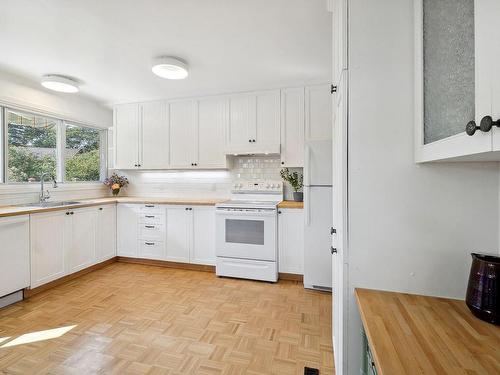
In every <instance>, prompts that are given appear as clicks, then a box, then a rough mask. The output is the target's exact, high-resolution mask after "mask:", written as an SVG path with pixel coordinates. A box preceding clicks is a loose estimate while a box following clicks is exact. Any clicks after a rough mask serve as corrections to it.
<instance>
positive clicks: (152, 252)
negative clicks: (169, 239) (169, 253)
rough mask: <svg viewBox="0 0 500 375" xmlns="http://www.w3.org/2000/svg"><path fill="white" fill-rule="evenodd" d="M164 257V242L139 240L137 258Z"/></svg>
mask: <svg viewBox="0 0 500 375" xmlns="http://www.w3.org/2000/svg"><path fill="white" fill-rule="evenodd" d="M164 257H165V242H161V241H147V240H143V241H139V258H146V259H163V258H164Z"/></svg>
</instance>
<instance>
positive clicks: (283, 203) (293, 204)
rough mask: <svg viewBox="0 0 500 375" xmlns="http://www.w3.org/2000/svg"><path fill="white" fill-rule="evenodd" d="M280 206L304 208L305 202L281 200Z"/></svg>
mask: <svg viewBox="0 0 500 375" xmlns="http://www.w3.org/2000/svg"><path fill="white" fill-rule="evenodd" d="M278 208H304V202H295V201H281V202H280V203H279V204H278Z"/></svg>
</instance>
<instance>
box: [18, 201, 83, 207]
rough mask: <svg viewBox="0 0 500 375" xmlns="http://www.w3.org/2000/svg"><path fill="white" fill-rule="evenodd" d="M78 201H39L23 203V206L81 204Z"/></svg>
mask: <svg viewBox="0 0 500 375" xmlns="http://www.w3.org/2000/svg"><path fill="white" fill-rule="evenodd" d="M79 203H81V202H78V201H59V202H39V203H27V204H21V205H20V206H22V207H64V206H72V205H75V204H79Z"/></svg>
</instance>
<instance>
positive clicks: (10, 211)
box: [0, 197, 224, 217]
mask: <svg viewBox="0 0 500 375" xmlns="http://www.w3.org/2000/svg"><path fill="white" fill-rule="evenodd" d="M68 200H69V201H71V200H72V199H68ZM75 201H78V204H74V205H66V206H56V207H36V206H35V207H32V206H31V207H30V206H15V205H14V206H0V217H7V216H18V215H29V214H35V213H42V212H51V211H61V210H69V209H76V208H83V207H92V206H100V205H103V204H114V203H138V204H147V203H149V204H175V205H183V206H188V205H193V206H214V205H215V204H217V203H220V202H223V201H224V199H222V200H221V199H219V200H215V199H185V198H178V199H176V198H147V197H109V198H95V199H75Z"/></svg>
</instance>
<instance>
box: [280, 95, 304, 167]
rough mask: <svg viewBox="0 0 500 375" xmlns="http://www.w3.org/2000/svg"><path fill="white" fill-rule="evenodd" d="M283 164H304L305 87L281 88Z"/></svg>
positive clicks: (297, 165) (298, 165)
mask: <svg viewBox="0 0 500 375" xmlns="http://www.w3.org/2000/svg"><path fill="white" fill-rule="evenodd" d="M281 165H282V166H283V167H303V166H304V88H303V87H298V88H288V89H283V90H281Z"/></svg>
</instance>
